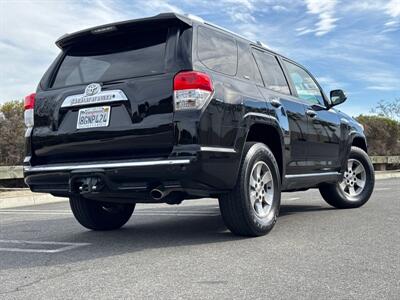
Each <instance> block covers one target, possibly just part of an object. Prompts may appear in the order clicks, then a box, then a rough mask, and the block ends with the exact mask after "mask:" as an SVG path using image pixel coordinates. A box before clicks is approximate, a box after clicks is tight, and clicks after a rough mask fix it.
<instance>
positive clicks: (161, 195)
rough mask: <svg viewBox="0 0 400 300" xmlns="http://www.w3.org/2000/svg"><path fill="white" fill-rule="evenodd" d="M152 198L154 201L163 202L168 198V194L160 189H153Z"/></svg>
mask: <svg viewBox="0 0 400 300" xmlns="http://www.w3.org/2000/svg"><path fill="white" fill-rule="evenodd" d="M150 196H151V198H153V199H154V200H161V199H162V198H164V197H165V196H166V194H165V193H164V192H163V191H162V190H160V189H152V190H151V191H150Z"/></svg>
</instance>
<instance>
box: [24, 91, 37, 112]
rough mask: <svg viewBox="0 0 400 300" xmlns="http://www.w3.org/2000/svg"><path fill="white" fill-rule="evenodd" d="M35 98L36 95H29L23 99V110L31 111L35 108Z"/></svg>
mask: <svg viewBox="0 0 400 300" xmlns="http://www.w3.org/2000/svg"><path fill="white" fill-rule="evenodd" d="M35 97H36V93H32V94H29V95H28V96H26V97H25V101H24V108H25V110H27V109H33V108H34V107H35Z"/></svg>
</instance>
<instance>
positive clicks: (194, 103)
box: [174, 71, 214, 111]
mask: <svg viewBox="0 0 400 300" xmlns="http://www.w3.org/2000/svg"><path fill="white" fill-rule="evenodd" d="M213 91H214V88H213V84H212V80H211V78H210V76H208V75H207V74H204V73H201V72H196V71H185V72H180V73H178V74H176V75H175V78H174V107H175V111H179V110H198V109H202V108H203V107H204V105H205V104H206V103H207V102H208V100H209V99H210V97H211V95H212V93H213Z"/></svg>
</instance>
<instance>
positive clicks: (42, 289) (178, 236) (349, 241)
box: [0, 178, 400, 299]
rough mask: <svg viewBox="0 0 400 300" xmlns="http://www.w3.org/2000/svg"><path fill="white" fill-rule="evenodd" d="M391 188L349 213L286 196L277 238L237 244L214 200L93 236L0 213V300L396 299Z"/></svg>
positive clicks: (398, 222)
mask: <svg viewBox="0 0 400 300" xmlns="http://www.w3.org/2000/svg"><path fill="white" fill-rule="evenodd" d="M399 229H400V179H398V178H396V179H387V180H380V181H377V184H376V189H375V192H374V194H373V196H372V198H371V199H370V201H369V202H368V203H367V204H366V205H365V206H363V207H362V208H359V209H349V210H338V209H334V208H331V207H330V206H329V205H327V204H326V203H325V202H324V201H323V200H322V198H321V197H320V195H319V193H318V191H316V190H311V191H307V192H296V193H285V194H283V201H282V207H281V214H280V217H279V219H278V222H277V224H276V226H275V228H274V229H273V230H272V231H271V232H270V233H269V234H268V235H266V236H264V237H259V238H241V237H237V236H234V235H232V234H231V233H230V232H229V231H228V230H227V229H226V228H225V227H224V224H223V222H222V219H221V216H220V214H219V209H218V203H217V200H215V199H202V200H190V201H186V202H184V203H183V204H182V205H178V206H168V205H153V204H152V205H144V204H140V205H138V206H137V209H136V211H135V213H134V215H133V217H132V218H131V220H130V221H129V222H128V223H127V225H125V227H123V228H122V229H121V230H117V231H113V232H92V231H88V230H86V229H85V228H83V227H81V226H80V225H79V224H78V223H77V222H76V221H75V219H74V218H73V216H72V214H71V212H70V209H69V206H68V203H67V202H60V203H53V204H44V205H36V206H31V207H20V208H9V209H1V210H0V299H77V298H79V299H111V298H118V299H189V298H190V299H272V298H274V299H333V298H334V299H400V233H399Z"/></svg>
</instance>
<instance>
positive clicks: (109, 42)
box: [52, 29, 167, 88]
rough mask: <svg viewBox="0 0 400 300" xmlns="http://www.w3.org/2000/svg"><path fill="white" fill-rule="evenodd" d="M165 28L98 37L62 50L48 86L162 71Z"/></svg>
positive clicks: (98, 80)
mask: <svg viewBox="0 0 400 300" xmlns="http://www.w3.org/2000/svg"><path fill="white" fill-rule="evenodd" d="M166 40H167V29H165V30H157V31H146V32H137V33H130V34H124V35H122V34H120V35H115V36H107V37H99V38H97V39H95V40H91V41H90V42H89V41H86V42H80V43H78V44H77V45H73V46H72V47H71V48H70V49H68V50H67V51H66V54H65V57H64V59H63V61H62V63H61V65H60V67H59V69H58V72H57V74H56V76H55V79H54V82H53V85H52V87H53V88H59V87H64V86H70V85H77V84H84V83H91V82H105V81H111V80H118V79H124V78H130V77H137V76H145V75H152V74H160V73H164V72H165V46H166Z"/></svg>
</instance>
